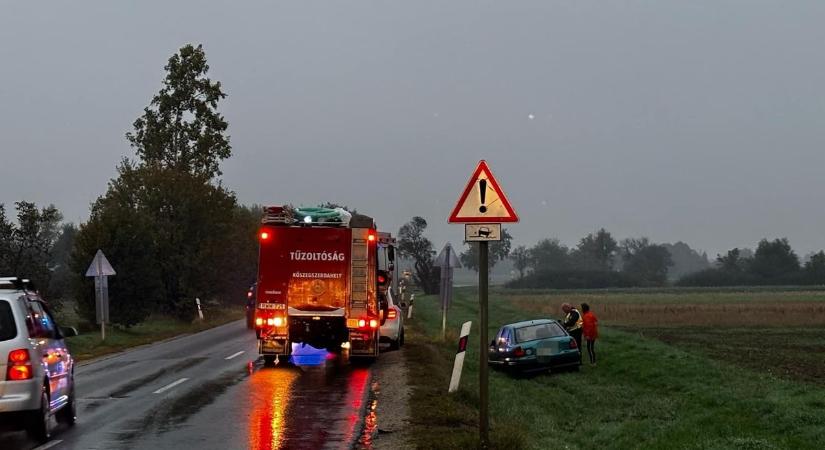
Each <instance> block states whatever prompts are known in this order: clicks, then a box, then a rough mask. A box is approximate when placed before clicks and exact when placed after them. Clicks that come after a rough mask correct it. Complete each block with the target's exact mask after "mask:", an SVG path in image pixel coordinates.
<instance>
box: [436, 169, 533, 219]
mask: <svg viewBox="0 0 825 450" xmlns="http://www.w3.org/2000/svg"><path fill="white" fill-rule="evenodd" d="M448 222H450V223H497V222H499V223H500V222H518V216H517V215H516V212H515V211H514V210H513V207H512V206H510V202H509V201H507V197H506V196H505V195H504V191H503V190H501V187H500V186H499V184H498V181H496V179H495V177H494V176H493V172H491V171H490V168H489V167H487V162H485V161H484V160H481V161H480V162H479V163H478V167H477V168H476V170H475V172H473V176H471V177H470V181H469V182H468V183H467V187H466V188H464V193H463V194H461V198H459V199H458V203H457V204H456V205H455V208H454V209H453V213H452V214H450V219H449V220H448Z"/></svg>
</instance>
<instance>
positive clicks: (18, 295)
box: [0, 278, 77, 443]
mask: <svg viewBox="0 0 825 450" xmlns="http://www.w3.org/2000/svg"><path fill="white" fill-rule="evenodd" d="M76 335H77V330H75V329H74V328H60V327H58V326H57V323H56V322H55V321H54V317H53V316H52V314H51V313H50V312H49V308H48V306H47V305H46V303H45V302H44V301H43V300H42V299H41V298H40V296H39V295H38V294H37V292H36V291H35V290H34V286H33V285H31V283H28V280H21V279H18V278H0V425H1V426H2V427H3V428H10V429H26V431H27V432H28V434H29V436H31V437H32V438H33V439H35V440H37V441H38V442H40V443H43V442H46V441H47V440H48V439H49V437H50V435H51V431H50V425H49V423H50V418H51V417H52V416H54V417H55V418H56V419H57V421H58V422H60V423H64V424H67V425H70V426H71V425H74V423H75V418H76V412H75V411H76V407H77V400H76V397H75V385H74V359H72V355H71V353H70V352H69V349H68V347H67V346H66V343H65V342H64V340H63V339H64V338H66V337H71V336H76Z"/></svg>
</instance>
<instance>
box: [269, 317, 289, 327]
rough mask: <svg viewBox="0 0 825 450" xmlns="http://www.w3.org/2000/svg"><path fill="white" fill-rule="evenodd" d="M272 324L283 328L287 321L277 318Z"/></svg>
mask: <svg viewBox="0 0 825 450" xmlns="http://www.w3.org/2000/svg"><path fill="white" fill-rule="evenodd" d="M272 324H273V325H275V326H276V327H282V326H284V325H286V320H284V318H283V317H276V318H275V319H273V320H272Z"/></svg>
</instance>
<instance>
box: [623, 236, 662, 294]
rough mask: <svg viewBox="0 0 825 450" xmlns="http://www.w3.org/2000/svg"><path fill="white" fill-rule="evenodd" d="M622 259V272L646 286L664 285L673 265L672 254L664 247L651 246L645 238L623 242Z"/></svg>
mask: <svg viewBox="0 0 825 450" xmlns="http://www.w3.org/2000/svg"><path fill="white" fill-rule="evenodd" d="M622 259H623V260H624V265H623V266H622V271H623V272H625V273H627V274H630V275H632V276H634V277H636V278H637V279H639V281H640V282H641V283H642V284H645V285H654V286H656V285H662V284H664V283H665V282H666V281H667V272H668V268H669V267H670V266H672V265H673V260H672V259H671V257H670V253H669V252H668V251H667V249H666V248H665V247H664V246H662V245H656V244H651V243H650V241H649V240H648V239H647V238H644V237H643V238H640V239H625V240H624V241H622Z"/></svg>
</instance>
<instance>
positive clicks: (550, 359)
mask: <svg viewBox="0 0 825 450" xmlns="http://www.w3.org/2000/svg"><path fill="white" fill-rule="evenodd" d="M487 361H488V364H489V365H490V366H491V367H494V368H502V369H508V370H512V371H515V372H536V371H542V370H548V369H549V370H551V371H552V370H557V369H563V368H568V369H573V370H576V369H578V368H579V366H581V352H580V349H579V348H578V345H577V344H576V340H575V339H573V337H572V336H570V335H569V334H568V333H567V331H565V329H564V327H563V326H561V324H560V323H559V322H558V321H556V320H552V319H536V320H527V321H524V322H517V323H511V324H506V325H503V326H502V327H501V328H499V330H498V333H497V334H496V336H495V338H494V339H493V340H492V341H491V342H490V348H489V352H488V357H487Z"/></svg>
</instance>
